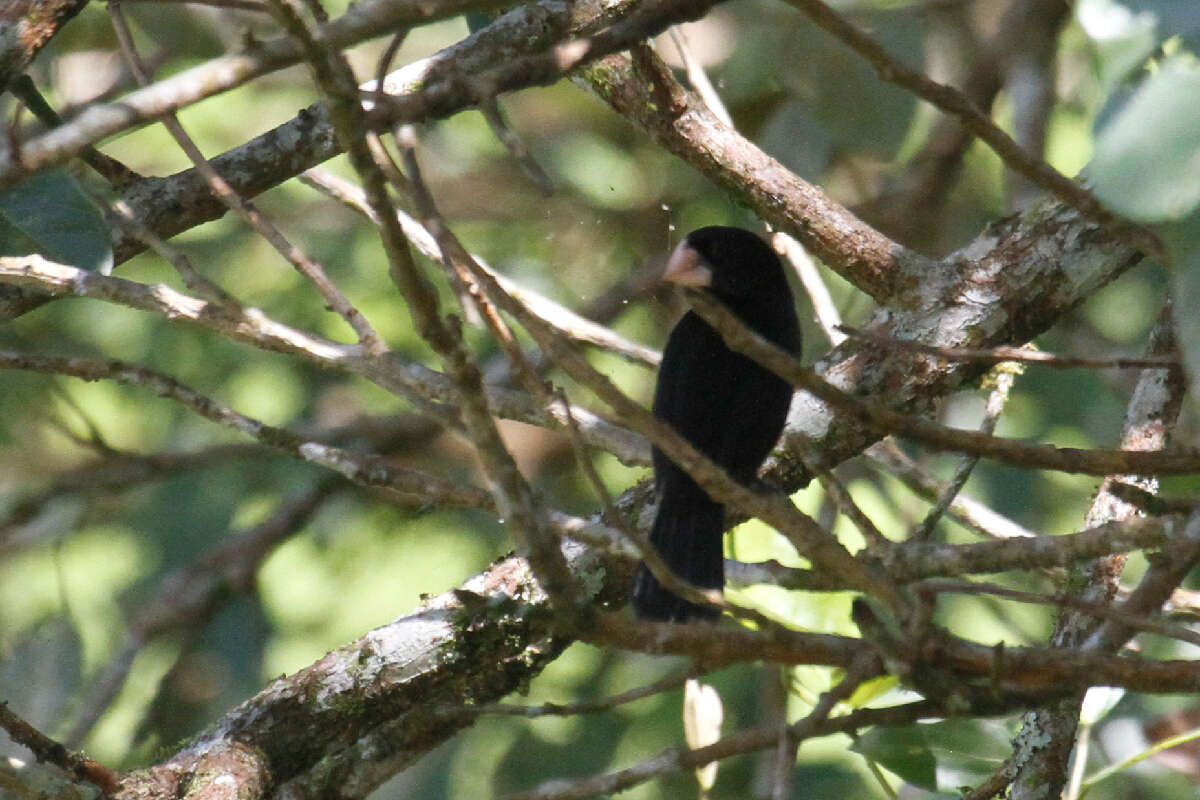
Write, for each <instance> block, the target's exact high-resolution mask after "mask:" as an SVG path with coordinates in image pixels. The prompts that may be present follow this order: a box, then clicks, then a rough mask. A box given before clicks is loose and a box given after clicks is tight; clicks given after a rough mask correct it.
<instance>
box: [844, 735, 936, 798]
mask: <svg viewBox="0 0 1200 800" xmlns="http://www.w3.org/2000/svg"><path fill="white" fill-rule="evenodd" d="M850 749H851V750H853V751H854V752H856V753H861V754H862V755H864V756H866V757H867V758H869V759H871V760H872V761H874V762H876V763H878V764H880V765H882V766H884V767H886V768H887V769H889V770H891V771H892V772H894V773H896V774H897V775H899V776H900V777H901V778H903V779H904V780H906V781H908V782H909V783H911V784H912V785H913V786H918V787H920V788H922V789H927V790H929V791H931V792H935V791H937V762H936V760H935V759H934V757H933V753H932V752H931V751H930V749H929V745H928V744H927V743H926V741H925V737H924V736H923V735H922V733H921V730H920V726H916V727H912V728H872V729H871V730H869V731H867V732H866V733H865V734H863V735H862V736H860V737H858V740H857V741H855V742H854V744H852V745H851V746H850Z"/></svg>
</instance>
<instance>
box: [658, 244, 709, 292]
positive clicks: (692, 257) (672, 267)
mask: <svg viewBox="0 0 1200 800" xmlns="http://www.w3.org/2000/svg"><path fill="white" fill-rule="evenodd" d="M662 277H663V280H664V281H670V282H671V283H678V284H680V285H682V286H698V287H699V286H711V285H712V270H711V269H709V267H708V266H706V265H705V264H704V262H703V261H702V260H701V258H700V254H699V253H698V252H696V250H695V249H694V248H693V247H692V246H691V245H689V244H688V243H687V240H686V239H685V240H684V241H682V242H680V243H679V246H678V247H676V248H675V252H674V253H671V258H670V259H669V260H668V261H667V268H666V269H665V270H663V275H662Z"/></svg>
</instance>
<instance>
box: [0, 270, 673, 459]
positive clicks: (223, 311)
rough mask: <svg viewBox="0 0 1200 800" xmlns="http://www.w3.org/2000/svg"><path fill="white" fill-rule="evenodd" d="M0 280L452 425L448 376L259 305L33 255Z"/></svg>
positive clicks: (591, 419)
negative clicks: (146, 316) (229, 348)
mask: <svg viewBox="0 0 1200 800" xmlns="http://www.w3.org/2000/svg"><path fill="white" fill-rule="evenodd" d="M0 283H5V284H8V285H12V286H19V287H22V288H28V289H32V290H35V291H37V292H40V293H43V294H47V295H52V296H56V297H66V296H77V297H90V298H94V299H97V300H103V301H105V302H110V303H115V304H117V305H122V306H126V307H128V308H134V309H138V310H141V311H149V312H152V313H155V314H159V315H161V316H163V317H165V318H167V319H169V320H172V321H182V322H187V323H189V324H193V325H197V326H199V327H201V328H204V329H206V330H209V331H212V332H215V333H218V334H220V335H222V336H227V337H229V338H230V339H233V340H235V341H239V342H243V343H246V344H250V345H253V346H255V347H259V348H261V349H264V350H272V351H275V352H281V353H286V354H288V355H294V356H298V357H300V358H301V359H303V360H305V361H307V362H310V363H313V364H316V365H318V366H320V367H323V368H326V369H339V370H345V371H347V372H352V373H354V374H356V375H361V376H362V377H364V378H366V379H368V380H370V381H372V382H373V383H376V384H378V385H379V386H381V387H383V388H384V389H387V390H388V391H390V392H394V393H396V394H398V395H400V396H403V397H407V398H409V399H411V400H413V401H414V402H417V403H418V404H420V405H421V406H422V410H423V411H425V412H426V413H429V414H431V415H432V416H433V417H434V418H436V419H439V420H441V421H442V422H443V424H447V425H450V426H452V427H453V426H456V425H457V424H458V423H457V418H456V416H455V415H454V414H453V412H452V410H451V409H448V408H445V407H438V406H435V405H434V403H450V402H453V401H454V399H455V397H456V394H455V389H454V386H453V384H452V383H451V382H450V380H449V379H448V378H447V377H446V376H445V375H442V374H441V373H439V372H435V371H434V370H432V369H429V368H428V367H426V366H424V365H423V364H420V363H417V362H415V361H407V360H405V359H403V358H402V357H401V356H400V355H398V354H397V353H394V352H393V353H389V354H388V355H387V356H386V357H385V358H370V357H368V356H367V355H366V354H365V353H364V352H363V349H362V348H361V347H360V346H359V345H354V344H342V343H340V342H335V341H332V340H330V339H325V338H323V337H320V336H316V335H314V334H310V333H307V332H305V331H301V330H299V329H297V328H293V327H290V326H288V325H284V324H283V323H280V322H278V321H276V320H274V319H272V318H270V317H268V316H267V315H266V314H264V313H263V312H262V311H261V310H260V309H257V308H252V307H245V308H230V307H227V306H224V305H221V304H217V303H213V302H210V301H206V300H201V299H198V298H195V297H190V296H188V295H186V294H183V293H181V292H178V291H176V290H174V289H172V288H170V287H168V286H165V285H162V284H143V283H138V282H136V281H130V280H126V279H124V278H118V277H115V276H111V275H99V274H97V273H95V272H89V271H88V270H83V269H79V268H77V267H72V266H67V265H65V264H56V263H54V262H52V261H47V260H46V259H44V258H42V257H41V256H21V257H0ZM486 391H487V395H488V401H489V403H490V404H491V406H492V408H493V410H494V411H495V413H496V414H498V415H499V416H501V417H505V418H508V419H515V420H520V421H523V422H529V423H531V424H534V425H542V426H553V427H561V426H563V425H566V424H567V419H566V416H565V415H564V414H562V412H561V410H559V409H556V408H553V407H552V408H542V407H538V405H537V404H536V403H534V402H533V401H532V399H531V398H530V397H529V396H528V395H526V394H524V393H522V392H514V391H512V390H507V389H500V388H491V387H488V389H487V390H486ZM571 413H572V416H573V417H574V419H575V420H576V422H577V423H578V425H579V427H580V431H581V432H582V434H583V436H584V437H585V438H586V439H587V440H588V442H589V443H591V444H594V445H596V446H598V447H602V448H603V449H605V450H607V451H608V452H610V453H612V454H613V455H615V456H616V457H617V458H618V459H620V460H621V461H624V462H625V463H630V464H645V463H649V461H650V449H649V447H648V446H647V444H646V442H645V440H644V439H642V437H641V436H639V435H637V434H635V433H632V432H630V431H627V430H625V429H623V428H619V427H617V426H615V425H612V424H611V423H609V422H607V421H605V420H603V419H600V418H599V417H597V416H596V415H595V414H593V413H592V412H590V411H588V410H587V409H584V408H573V409H572V410H571Z"/></svg>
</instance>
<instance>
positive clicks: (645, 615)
mask: <svg viewBox="0 0 1200 800" xmlns="http://www.w3.org/2000/svg"><path fill="white" fill-rule="evenodd" d="M663 279H664V280H667V281H672V282H674V283H679V284H683V285H685V286H694V287H702V288H703V289H704V290H706V291H708V292H710V293H711V294H712V296H713V297H714V298H715V299H717V300H718V301H720V302H721V303H722V304H723V305H724V306H725V307H726V308H728V309H729V310H730V311H732V312H733V313H734V314H736V315H737V316H738V317H740V318H741V319H742V321H743V322H745V323H746V324H747V325H748V326H749V327H750V328H752V329H753V330H755V331H756V332H758V333H759V334H761V335H762V336H764V337H765V338H767V339H769V340H771V341H772V342H774V343H775V344H777V345H779V346H780V347H783V348H785V349H787V350H789V351H791V352H793V353H797V354H798V353H799V350H800V325H799V322H798V321H797V319H796V310H795V308H794V307H793V304H792V293H791V290H790V289H789V288H788V284H787V280H786V279H785V278H784V272H783V266H782V265H781V264H780V263H779V258H778V257H777V256H776V255H775V253H774V252H773V251H772V250H771V248H770V247H768V246H767V244H766V243H765V242H763V240H762V239H760V238H759V237H757V236H755V235H754V234H753V233H751V232H749V231H745V230H741V229H740V228H726V227H710V228H701V229H700V230H697V231H693V232H692V233H690V234H688V236H687V237H686V238H685V239H684V240H683V241H682V242H681V243H680V244H679V246H678V247H677V248H675V252H674V253H672V254H671V258H670V260H669V261H668V262H667V268H666V270H665V271H664V272H663ZM791 397H792V387H791V386H790V385H789V384H788V383H787V382H786V381H784V380H783V379H782V378H780V377H778V376H777V375H775V374H774V373H772V372H771V371H770V370H768V369H766V368H765V367H761V366H759V365H758V364H757V363H756V362H755V361H753V360H752V359H750V358H748V357H746V356H744V355H741V354H740V353H735V352H733V351H732V350H730V349H729V348H728V347H726V346H725V343H724V342H723V341H722V339H721V335H720V334H719V333H717V332H716V331H715V330H714V329H713V328H712V327H710V326H709V324H708V323H706V322H705V321H704V320H703V319H701V318H700V316H699V315H697V314H696V313H695V312H694V311H691V312H688V313H687V314H686V315H685V316H684V317H683V319H681V320H680V321H679V323H678V324H677V325H676V326H675V329H674V330H672V331H671V336H670V338H669V339H668V340H667V346H666V349H665V350H664V351H663V359H662V365H661V366H660V367H659V370H658V386H657V388H656V389H655V392H654V415H655V416H656V417H658V418H659V419H661V420H663V421H664V422H667V423H670V425H671V426H672V427H674V428H675V430H676V431H678V432H679V433H680V434H681V435H682V436H683V437H684V438H685V439H687V440H688V441H689V442H691V443H692V444H693V445H694V446H695V447H696V448H697V449H698V450H700V451H701V452H702V453H704V454H705V455H707V456H708V457H709V458H711V459H712V460H713V461H715V462H716V463H718V464H720V465H721V466H723V467H724V468H725V469H726V470H728V471H729V473H730V475H732V476H733V478H734V479H736V480H737V481H738V482H740V483H744V484H745V483H749V482H750V481H752V480H753V479H754V477H755V473H757V472H758V468H759V467H760V466H761V465H762V462H763V459H765V458H766V457H767V454H768V453H769V452H771V448H772V447H773V446H774V445H775V442H776V441H777V440H778V439H779V434H780V433H781V432H782V430H783V424H784V420H785V418H786V417H787V410H788V404H789V402H790V401H791ZM653 456H654V481H655V488H656V489H657V492H658V501H659V505H658V516H657V517H655V519H654V527H653V529H652V530H651V532H650V541H651V543H652V544H653V545H654V547H655V549H657V550H658V553H659V555H661V556H662V557H663V560H665V561H666V563H667V564H668V565H669V566H670V567H671V569H672V570H673V571H674V572H675V574H676V575H678V576H679V577H681V578H683V579H684V580H686V581H687V582H688V583H691V584H693V585H694V586H698V587H700V588H704V589H720V588H721V587H722V586H723V585H724V583H725V569H724V562H723V554H722V547H721V540H722V534H723V533H724V531H725V506H724V505H722V504H721V503H718V502H715V501H714V500H713V499H712V498H710V497H709V496H708V494H707V493H706V492H705V491H704V490H703V489H701V488H700V487H699V486H698V485H697V484H696V482H695V481H694V480H692V478H691V477H690V476H689V475H688V474H687V473H686V472H685V471H684V470H683V469H681V468H680V467H678V466H676V465H675V464H674V463H673V462H672V461H671V460H670V459H668V458H667V457H666V456H665V455H664V454H663V453H662V452H661V451H660V450H659V449H658V448H657V447H656V448H654V452H653ZM633 608H634V611H635V612H636V614H637V615H638V617H640V618H642V619H647V620H655V621H660V622H686V621H687V620H689V619H710V620H711V619H716V617H717V616H718V615H719V612H717V610H716V609H714V608H711V607H704V606H698V605H696V604H694V603H689V602H687V601H685V600H682V599H681V598H679V597H677V596H675V595H673V594H671V593H670V592H668V591H667V590H666V589H664V588H663V586H662V584H660V583H659V582H658V580H657V579H655V577H654V576H653V575H652V574H651V573H650V570H649V569H647V568H646V565H645V564H642V565H641V566H640V567H639V568H638V572H637V576H636V577H635V579H634V586H633Z"/></svg>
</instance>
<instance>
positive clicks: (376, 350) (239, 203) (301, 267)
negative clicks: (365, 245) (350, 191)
mask: <svg viewBox="0 0 1200 800" xmlns="http://www.w3.org/2000/svg"><path fill="white" fill-rule="evenodd" d="M108 10H109V15H110V16H111V18H112V22H113V30H115V31H116V34H117V40H118V41H119V42H120V44H121V51H122V52H123V53H124V54H125V58H126V60H127V61H128V63H129V68H130V70H131V71H132V72H133V74H134V76H135V77H136V78H137V81H138V84H139V85H141V86H143V87H145V86H148V85H149V84H150V76H149V74H148V73H147V71H146V67H145V65H144V64H143V63H142V61H141V58H140V57H139V56H138V53H137V48H136V46H135V45H134V41H133V35H132V32H131V31H130V30H129V24H128V22H127V21H126V19H125V14H124V12H123V11H122V10H121V5H120V3H109V6H108ZM161 122H162V124H163V127H165V128H166V129H167V131H168V132H169V133H170V134H171V137H172V138H173V139H174V140H175V142H176V143H177V144H178V145H179V147H180V149H181V150H183V152H184V153H186V154H187V156H188V158H189V159H191V161H192V164H193V165H194V166H195V167H196V170H197V172H198V173H199V174H200V175H202V176H203V177H204V179H205V181H207V182H208V185H209V188H210V189H212V192H213V195H214V196H216V197H217V198H218V199H219V200H220V201H221V202H222V203H224V204H225V205H226V206H228V208H229V209H230V210H231V211H234V212H235V213H237V214H238V215H239V216H241V217H242V219H244V220H245V221H246V222H247V223H249V224H250V226H251V227H252V228H254V230H255V232H257V233H258V235H260V236H262V237H263V238H264V239H265V240H266V241H267V242H268V243H269V244H270V245H271V246H272V247H274V248H275V250H276V251H277V252H278V253H279V254H280V255H281V256H283V257H284V258H285V259H286V260H287V261H288V263H290V264H291V265H292V266H293V267H295V268H296V270H297V271H298V272H299V273H300V274H301V275H303V276H304V277H305V278H307V279H308V281H309V282H310V283H311V284H312V285H313V287H314V288H315V289H316V290H317V291H318V292H319V293H320V294H321V297H322V298H324V299H325V302H326V303H328V304H329V307H330V308H331V309H333V311H335V312H336V313H337V314H338V315H339V316H341V317H342V319H344V320H345V321H346V324H348V325H349V326H350V328H351V329H352V330H353V331H354V332H355V333H356V334H357V335H358V339H359V342H360V343H361V344H362V346H363V349H364V350H365V351H366V352H368V353H370V354H372V355H382V354H383V353H385V352H387V346H386V345H385V344H384V343H383V341H382V340H381V339H380V338H379V334H378V333H376V332H375V329H374V327H373V326H372V325H371V323H370V321H368V320H367V318H366V317H365V316H363V314H362V312H361V311H359V310H358V308H356V307H355V306H354V305H353V304H352V303H351V302H350V301H349V300H347V299H346V297H345V296H344V295H343V294H342V292H341V290H340V289H338V287H337V286H336V285H335V284H334V283H333V281H331V280H330V279H329V276H328V275H326V273H325V269H324V268H323V267H322V266H321V265H320V264H318V263H317V262H315V261H313V260H312V259H311V258H310V257H309V256H308V255H307V254H306V253H305V252H304V251H302V250H301V249H300V248H298V247H296V246H295V245H294V244H292V243H291V242H290V241H288V239H287V237H285V236H284V235H283V233H282V231H280V230H279V229H278V228H277V227H275V225H274V223H272V222H271V221H270V220H269V219H268V218H267V217H266V215H264V214H263V213H262V212H261V211H259V210H258V207H257V206H256V205H255V204H253V203H252V202H250V201H249V200H247V199H245V198H244V197H242V196H241V195H240V194H238V192H237V191H236V190H234V188H233V187H232V186H230V185H229V182H228V181H226V180H225V179H224V178H222V177H221V175H220V174H218V173H217V171H216V170H215V169H213V166H212V164H210V163H209V161H208V159H207V158H206V157H205V156H204V154H203V153H202V152H201V151H200V148H199V147H198V146H197V145H196V143H195V141H193V139H192V138H191V137H190V136H189V135H188V133H187V131H185V130H184V128H183V125H182V124H180V122H179V118H178V117H177V116H176V115H175V114H174V113H173V112H172V113H167V114H164V115H163V117H162V119H161Z"/></svg>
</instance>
